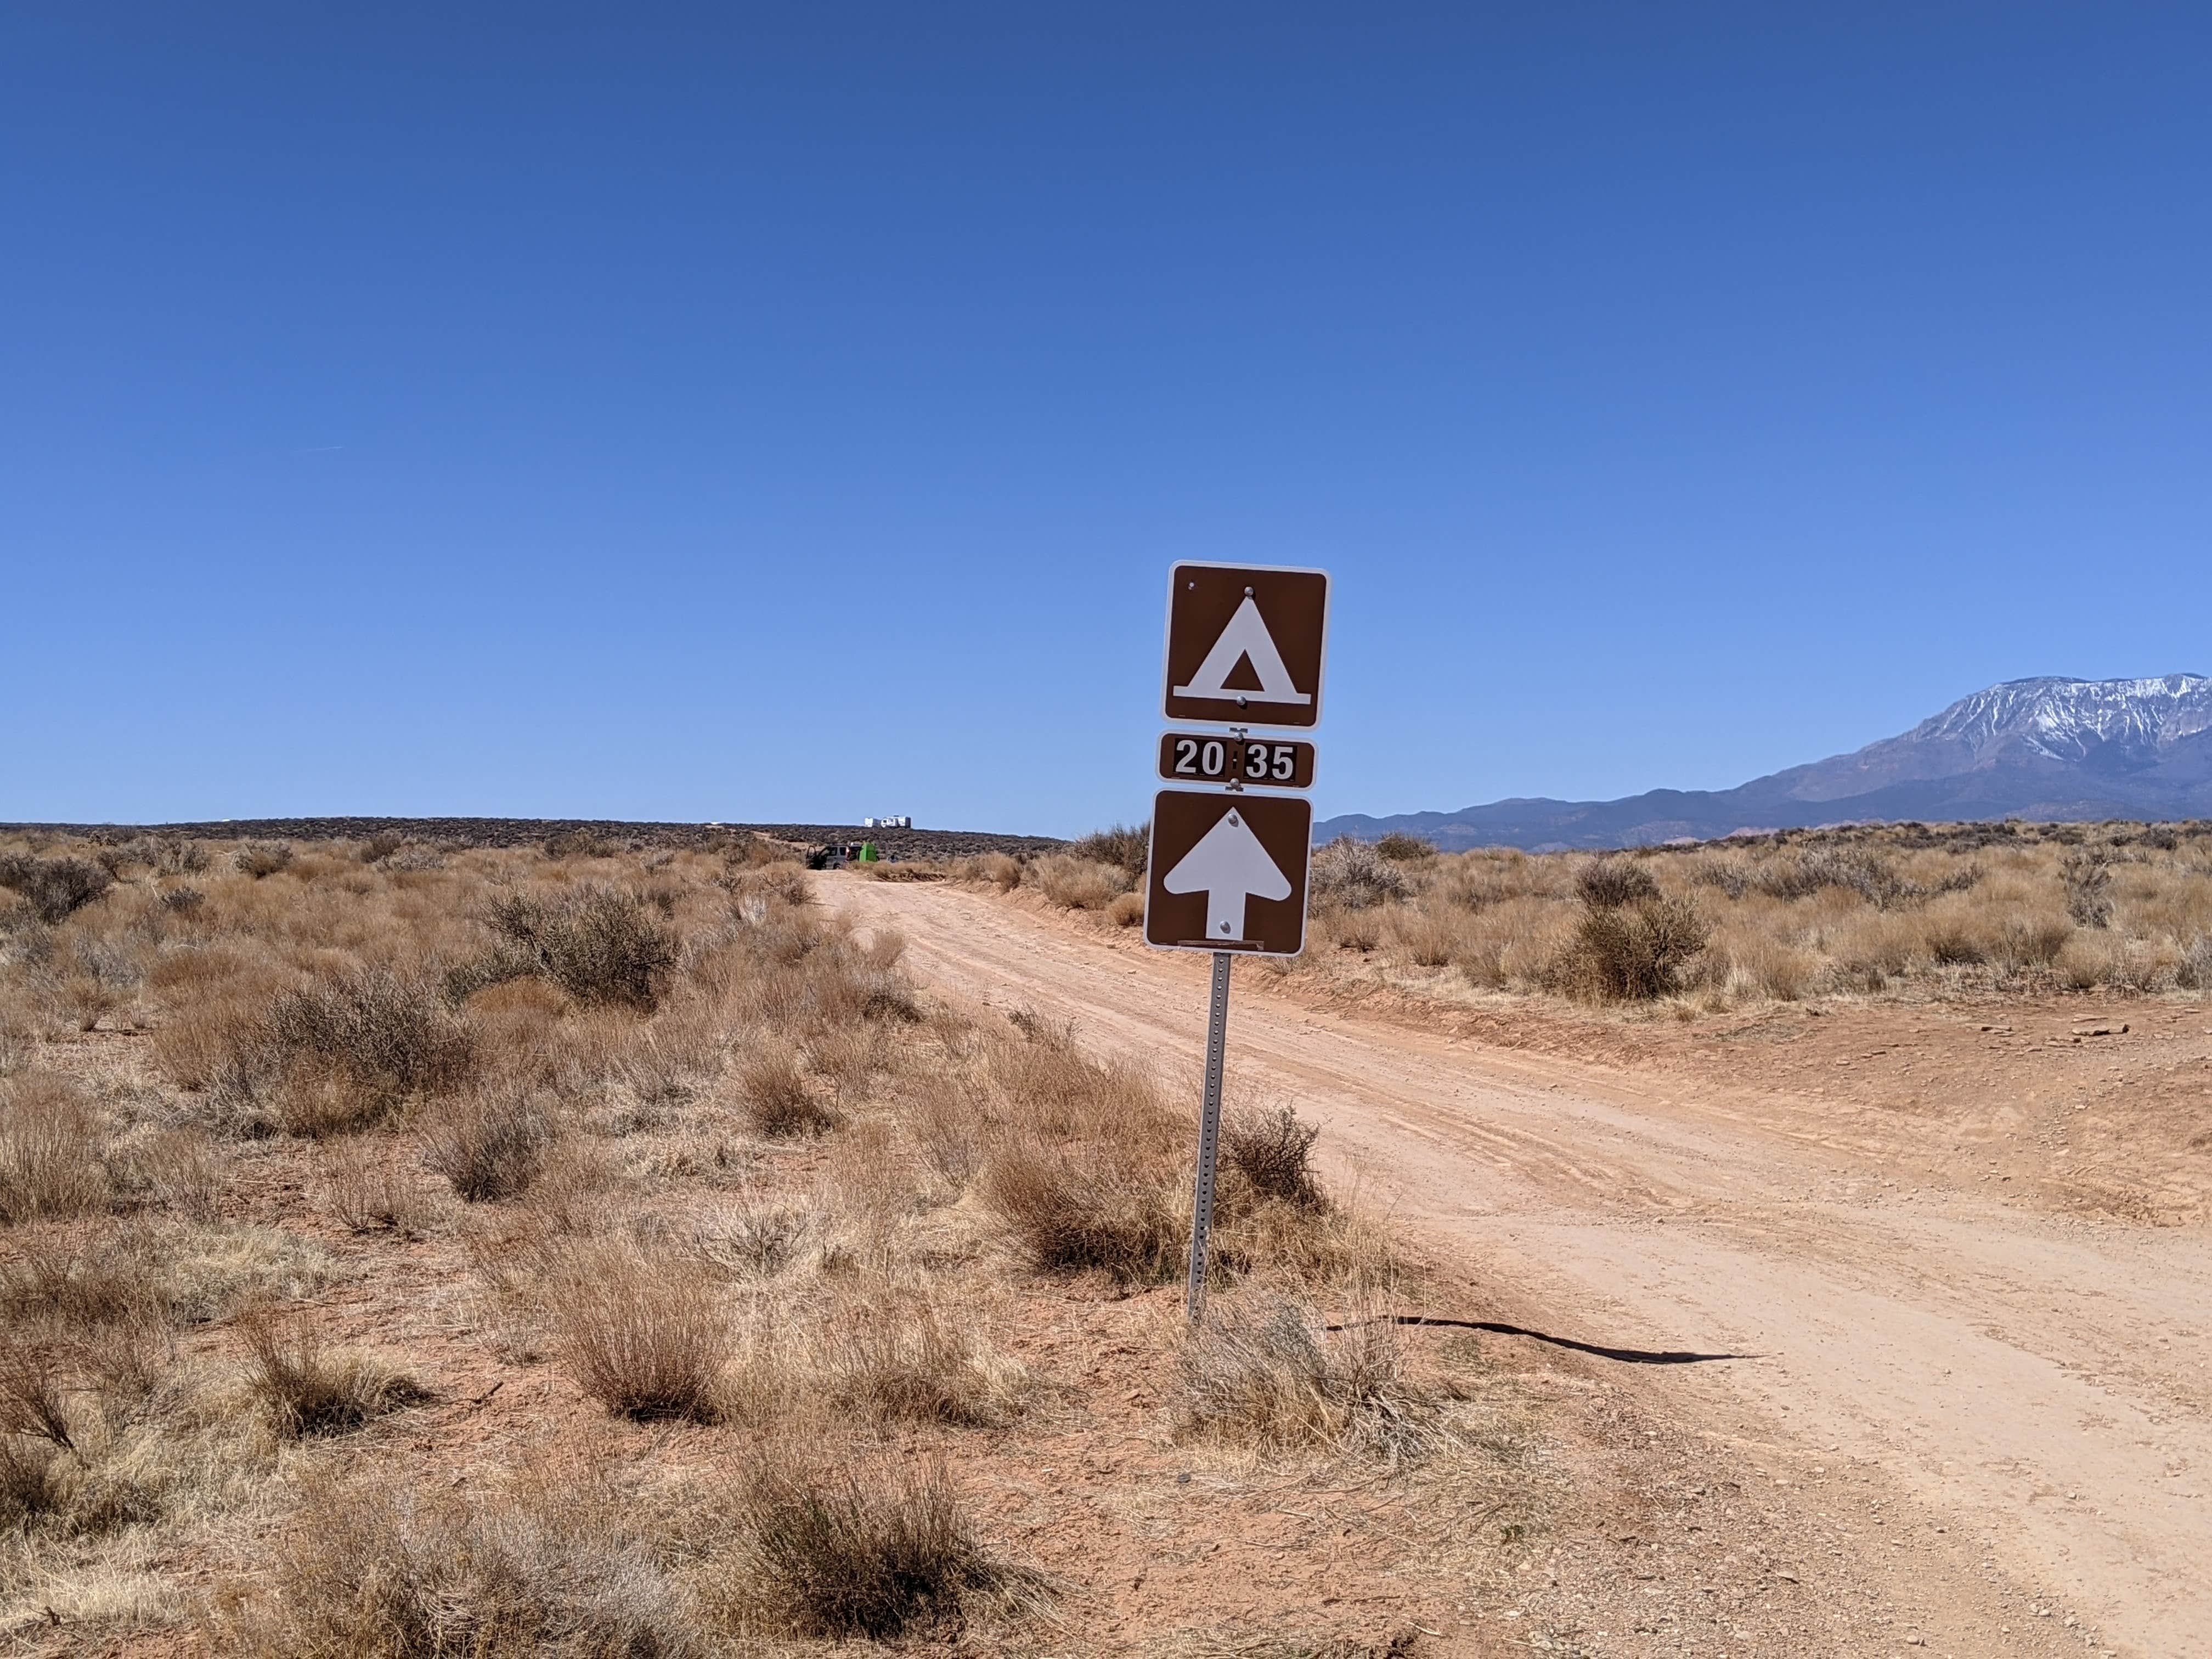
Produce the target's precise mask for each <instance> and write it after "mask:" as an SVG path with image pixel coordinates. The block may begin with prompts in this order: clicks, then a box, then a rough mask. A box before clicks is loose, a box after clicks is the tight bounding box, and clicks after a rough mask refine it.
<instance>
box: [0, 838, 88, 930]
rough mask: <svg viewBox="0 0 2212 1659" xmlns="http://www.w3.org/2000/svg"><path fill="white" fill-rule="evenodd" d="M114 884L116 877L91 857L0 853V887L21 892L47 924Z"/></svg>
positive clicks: (79, 907) (72, 912)
mask: <svg viewBox="0 0 2212 1659" xmlns="http://www.w3.org/2000/svg"><path fill="white" fill-rule="evenodd" d="M114 884H115V878H114V877H113V876H112V875H111V874H109V873H108V872H107V871H106V870H105V869H103V868H102V867H101V866H100V865H98V864H96V863H94V861H93V860H90V859H81V858H73V857H63V858H53V859H42V858H36V857H33V856H30V855H28V854H21V853H8V854H0V888H5V889H7V890H9V891H10V892H14V893H17V894H20V895H21V896H22V898H23V901H24V902H26V903H27V904H28V905H29V906H30V908H31V913H32V915H34V916H36V917H37V918H38V919H39V920H40V921H42V922H44V923H46V925H47V926H48V927H53V926H55V925H56V924H58V923H59V922H61V921H64V919H66V918H67V917H69V916H70V915H73V914H75V913H76V911H78V910H81V909H82V908H84V907H85V906H86V905H88V904H90V903H91V902H93V901H94V900H95V899H97V898H99V897H100V896H102V895H103V894H105V893H106V891H107V890H108V889H109V888H111V887H112V886H113V885H114Z"/></svg>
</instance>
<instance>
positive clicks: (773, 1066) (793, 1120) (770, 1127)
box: [737, 1048, 844, 1140]
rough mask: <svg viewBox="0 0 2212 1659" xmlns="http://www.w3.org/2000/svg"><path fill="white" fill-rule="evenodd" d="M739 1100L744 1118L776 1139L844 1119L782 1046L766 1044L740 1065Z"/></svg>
mask: <svg viewBox="0 0 2212 1659" xmlns="http://www.w3.org/2000/svg"><path fill="white" fill-rule="evenodd" d="M737 1086H738V1106H739V1108H740V1109H741V1110H742V1111H743V1112H744V1119H745V1121H746V1122H747V1123H748V1124H749V1125H750V1126H751V1127H752V1128H753V1130H754V1131H755V1132H756V1133H760V1134H764V1135H769V1136H773V1137H775V1139H780V1140H781V1139H790V1138H792V1137H793V1136H796V1135H818V1134H824V1133H828V1132H829V1130H831V1129H834V1128H836V1127H837V1126H838V1124H840V1123H842V1121H844V1118H843V1115H842V1114H841V1113H840V1112H839V1111H838V1110H837V1109H836V1108H835V1107H834V1106H832V1105H830V1104H829V1103H828V1102H826V1101H824V1100H823V1099H822V1098H821V1097H819V1096H817V1094H816V1093H815V1092H814V1091H813V1090H812V1089H811V1088H810V1087H809V1086H808V1085H807V1081H806V1075H805V1073H803V1072H801V1071H800V1070H799V1062H798V1060H795V1059H794V1058H793V1056H792V1054H790V1052H789V1051H788V1050H786V1049H782V1048H765V1049H763V1050H761V1051H759V1052H757V1053H756V1054H752V1055H751V1056H750V1058H748V1059H747V1060H745V1061H744V1064H743V1065H741V1066H738V1077H737Z"/></svg>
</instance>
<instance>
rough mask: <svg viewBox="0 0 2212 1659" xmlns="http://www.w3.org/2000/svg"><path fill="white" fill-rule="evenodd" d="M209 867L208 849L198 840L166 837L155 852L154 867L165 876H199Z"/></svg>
mask: <svg viewBox="0 0 2212 1659" xmlns="http://www.w3.org/2000/svg"><path fill="white" fill-rule="evenodd" d="M207 867H208V849H207V848H206V847H204V845H202V844H201V843H200V842H196V841H174V840H171V839H168V838H167V837H164V838H163V839H162V840H161V842H160V843H159V844H158V846H157V848H156V849H155V854H154V868H155V871H157V872H159V873H161V874H162V875H165V876H197V875H198V874H199V873H200V872H203V871H204V870H205V869H206V868H207Z"/></svg>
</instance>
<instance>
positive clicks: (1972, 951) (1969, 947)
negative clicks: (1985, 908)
mask: <svg viewBox="0 0 2212 1659" xmlns="http://www.w3.org/2000/svg"><path fill="white" fill-rule="evenodd" d="M1922 938H1923V941H1924V942H1925V944H1926V946H1927V950H1928V957H1929V961H1931V962H1933V963H1936V965H1937V966H1938V967H1942V968H1967V967H1972V966H1973V965H1975V964H1976V963H1984V962H1987V961H1988V960H1989V959H1990V956H1991V954H1992V953H1993V951H1994V943H1993V941H1992V939H1990V933H1989V932H1988V930H1987V929H1985V928H1984V927H1983V926H1982V925H1981V923H1980V919H1979V918H1978V917H1974V916H1968V915H1955V914H1954V915H1940V916H1932V917H1930V918H1929V921H1928V925H1927V929H1926V931H1925V932H1924V933H1923V935H1922Z"/></svg>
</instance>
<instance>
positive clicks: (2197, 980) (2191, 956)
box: [2174, 933, 2212, 991]
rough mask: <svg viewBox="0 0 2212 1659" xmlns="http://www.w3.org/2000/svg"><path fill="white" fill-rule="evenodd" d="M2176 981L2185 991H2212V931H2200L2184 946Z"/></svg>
mask: <svg viewBox="0 0 2212 1659" xmlns="http://www.w3.org/2000/svg"><path fill="white" fill-rule="evenodd" d="M2174 982H2175V983H2176V984H2178V985H2179V986H2180V987H2181V988H2182V989H2183V990H2185V991H2212V933H2199V934H2198V935H2197V937H2196V938H2195V939H2191V940H2190V942H2189V943H2188V944H2187V945H2184V946H2183V947H2182V951H2181V960H2180V963H2179V965H2178V966H2177V967H2176V968H2175V969H2174Z"/></svg>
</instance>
